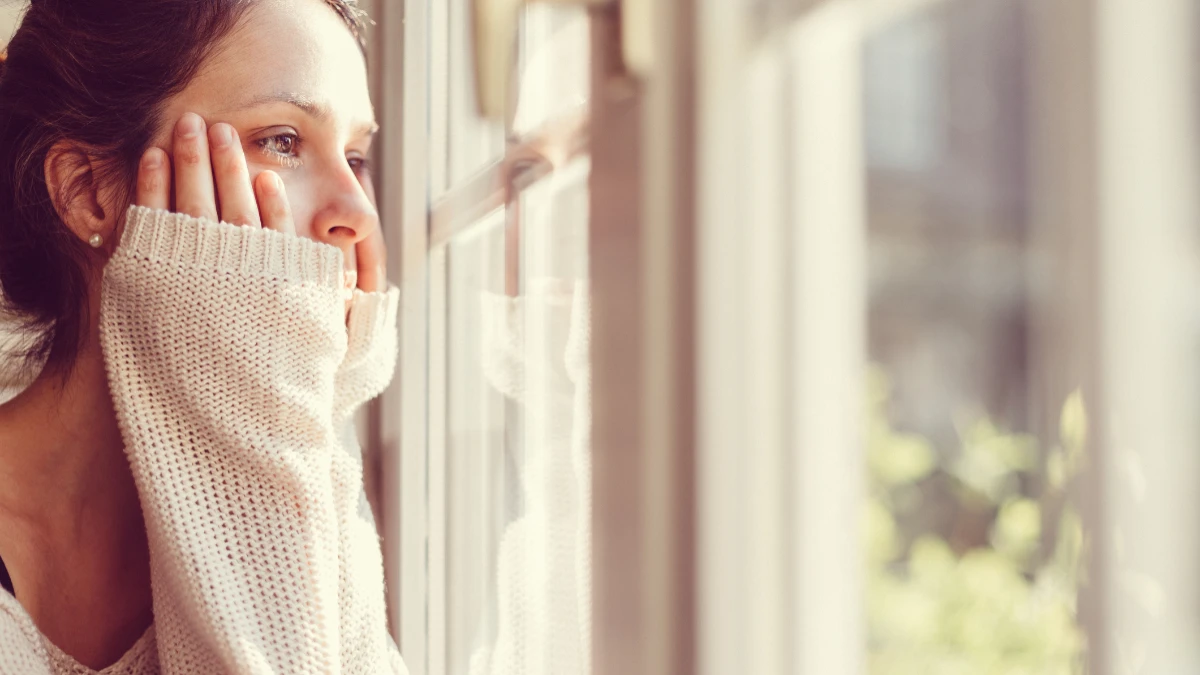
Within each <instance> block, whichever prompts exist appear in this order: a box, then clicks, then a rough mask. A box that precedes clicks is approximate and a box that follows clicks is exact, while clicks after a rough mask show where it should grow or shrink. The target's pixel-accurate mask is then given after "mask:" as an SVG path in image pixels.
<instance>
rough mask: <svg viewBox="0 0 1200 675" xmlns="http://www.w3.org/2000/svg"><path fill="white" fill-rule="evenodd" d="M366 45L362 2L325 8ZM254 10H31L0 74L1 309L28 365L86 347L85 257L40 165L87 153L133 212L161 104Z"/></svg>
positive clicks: (65, 363) (42, 0)
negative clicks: (62, 149)
mask: <svg viewBox="0 0 1200 675" xmlns="http://www.w3.org/2000/svg"><path fill="white" fill-rule="evenodd" d="M324 1H325V2H326V3H327V4H329V5H330V6H332V7H333V8H334V9H335V10H336V11H337V12H338V14H339V16H341V17H342V19H343V20H344V21H345V22H346V24H347V25H348V26H349V27H350V30H351V31H352V32H353V33H354V35H355V37H356V38H357V39H358V40H359V43H360V44H362V36H363V32H364V31H363V20H364V19H363V17H362V15H361V13H360V11H359V10H358V9H357V7H356V6H355V4H354V0H324ZM254 2H255V0H32V2H31V3H30V6H29V9H28V10H27V12H26V14H25V16H24V19H23V21H22V23H21V26H20V28H19V29H18V30H17V32H16V34H15V35H14V36H13V39H12V41H11V42H10V43H9V46H8V52H7V58H6V60H5V61H3V62H0V298H2V301H3V307H2V309H3V313H4V315H6V320H7V321H8V322H9V323H14V324H15V325H16V326H18V327H19V330H20V333H21V334H22V335H23V336H25V337H26V338H27V339H26V340H25V343H24V353H23V354H22V357H23V358H24V359H25V365H26V366H27V367H29V368H33V367H36V366H37V365H39V364H42V363H47V364H48V365H49V366H51V367H57V368H65V369H68V370H69V368H70V366H71V364H73V363H74V360H75V357H76V355H77V353H78V351H79V347H80V345H81V343H82V340H83V339H84V337H85V336H84V334H83V332H84V330H85V329H86V328H85V324H84V322H85V321H86V317H87V311H88V307H87V273H88V272H87V264H88V263H87V256H88V254H87V250H88V249H87V246H86V244H84V243H83V242H81V241H80V240H79V239H78V238H77V237H76V236H74V234H73V233H71V232H70V230H68V229H67V228H66V226H65V225H63V223H62V221H61V220H60V218H59V216H58V211H57V210H56V208H55V204H56V203H57V204H64V203H66V202H67V201H68V200H69V198H70V196H71V192H72V191H73V190H77V189H82V188H84V187H86V185H74V186H70V185H68V186H64V190H63V192H62V194H57V195H50V194H49V190H48V188H47V185H46V180H45V171H44V165H45V161H46V157H47V153H48V152H49V151H50V149H51V148H53V147H54V145H55V144H56V143H58V142H59V141H63V140H69V141H71V142H73V144H75V145H76V146H78V147H81V148H86V149H87V152H88V154H89V155H90V158H91V160H92V164H91V166H92V167H93V169H94V171H93V172H91V175H90V179H91V180H92V181H93V182H94V183H95V184H101V185H115V186H118V188H120V189H124V190H125V192H124V193H121V194H119V196H120V197H121V198H122V200H123V203H128V201H129V199H130V198H131V196H132V194H131V191H132V186H133V184H134V181H135V179H136V176H137V167H138V162H139V160H140V158H141V156H142V154H143V153H144V152H145V151H146V149H147V148H148V147H149V144H150V140H151V138H152V136H153V134H154V132H155V130H156V129H158V128H159V127H160V126H161V125H162V123H163V122H164V120H163V119H162V108H163V104H164V103H165V102H166V101H167V100H168V99H169V98H171V97H172V96H174V95H175V94H177V93H179V92H180V91H182V90H183V89H184V88H185V87H186V86H187V85H188V83H189V82H191V80H192V78H193V77H194V76H195V75H196V72H197V71H198V70H199V68H200V65H201V64H202V63H203V62H204V60H205V58H206V57H207V56H208V55H209V53H210V52H211V50H212V48H213V47H214V45H216V44H217V43H218V42H219V41H220V39H221V38H223V37H224V36H226V35H228V34H229V32H230V31H231V30H232V29H233V28H234V26H236V25H237V23H238V21H239V20H240V18H241V17H242V16H243V15H244V14H245V12H246V10H247V9H249V7H251V6H252V5H253V4H254Z"/></svg>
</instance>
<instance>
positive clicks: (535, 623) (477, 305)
mask: <svg viewBox="0 0 1200 675" xmlns="http://www.w3.org/2000/svg"><path fill="white" fill-rule="evenodd" d="M587 177H588V163H587V162H586V160H578V161H576V162H575V163H573V164H571V165H570V166H568V167H566V168H565V169H563V170H561V171H559V172H557V173H555V174H553V175H551V176H550V177H549V178H547V179H545V180H543V181H541V182H539V183H537V184H536V185H534V186H533V187H532V188H530V189H528V190H526V191H525V192H524V193H523V194H522V195H521V197H520V199H519V201H518V203H517V204H515V205H514V206H512V207H511V208H510V209H509V211H508V217H507V220H505V219H504V218H503V217H502V216H500V215H497V216H494V217H490V218H488V219H486V220H485V221H484V222H482V223H480V224H478V225H476V226H475V227H473V228H471V229H470V230H467V231H465V232H463V233H461V234H459V235H458V236H457V237H455V238H454V239H453V241H452V242H451V244H450V246H449V278H450V293H449V298H448V303H449V307H448V326H449V335H448V338H447V339H448V342H449V366H448V374H447V376H448V379H449V404H448V424H449V436H448V437H449V442H448V447H447V452H448V454H449V456H448V459H447V469H446V473H447V478H446V480H447V483H448V487H447V491H446V499H447V521H448V522H447V532H446V540H447V556H446V558H447V559H446V566H447V572H446V589H447V591H446V593H447V598H446V615H447V622H448V626H447V629H446V635H447V645H446V647H447V650H448V654H447V670H448V672H449V673H453V674H455V675H485V674H492V673H496V674H500V673H523V674H530V675H538V674H544V675H574V674H583V673H587V672H589V663H590V657H589V649H590V646H589V639H590V623H589V622H590V616H591V597H590V588H591V584H590V578H591V575H590V553H591V535H590V532H591V516H590V485H591V460H590V449H591V448H590V445H591V444H590V426H589V424H590V389H589V382H590V370H589V332H588V325H589V323H588V316H589V315H588V307H589V305H588V298H587V285H586V279H587V222H588V191H587Z"/></svg>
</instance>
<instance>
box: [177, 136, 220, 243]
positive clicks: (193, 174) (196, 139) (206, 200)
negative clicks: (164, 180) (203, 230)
mask: <svg viewBox="0 0 1200 675" xmlns="http://www.w3.org/2000/svg"><path fill="white" fill-rule="evenodd" d="M175 210H176V211H178V212H179V213H183V214H187V215H189V216H193V217H195V218H208V219H209V220H217V215H218V214H217V194H216V189H215V187H214V185H213V173H212V161H211V160H210V158H209V149H208V134H207V133H206V130H205V125H204V120H203V119H201V118H200V116H199V115H196V114H194V113H186V114H184V116H183V117H181V118H179V122H178V123H177V124H176V125H175Z"/></svg>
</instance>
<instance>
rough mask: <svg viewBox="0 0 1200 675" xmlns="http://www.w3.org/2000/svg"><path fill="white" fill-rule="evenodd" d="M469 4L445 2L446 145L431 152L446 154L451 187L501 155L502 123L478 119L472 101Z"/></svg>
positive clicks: (470, 0) (463, 0)
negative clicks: (447, 14)
mask: <svg viewBox="0 0 1200 675" xmlns="http://www.w3.org/2000/svg"><path fill="white" fill-rule="evenodd" d="M473 2H474V0H450V1H449V2H448V3H447V4H448V6H449V18H448V21H449V31H450V41H449V49H450V56H449V62H450V65H449V78H450V80H449V85H448V89H449V91H448V95H449V99H450V104H449V109H448V110H449V112H448V114H449V122H448V133H449V145H448V147H446V148H437V147H435V148H433V152H434V153H435V154H436V153H439V152H446V153H448V154H449V167H448V172H449V180H450V185H451V186H453V185H457V184H458V183H461V182H462V181H464V180H466V179H467V178H470V177H471V176H472V175H474V174H475V173H476V172H478V171H480V170H482V169H483V168H484V167H486V166H488V165H489V164H491V163H493V162H497V161H499V160H500V159H501V158H502V157H503V156H504V124H503V123H501V122H496V121H492V120H484V119H481V118H480V117H479V107H478V104H477V103H476V100H475V60H474V59H475V51H474V50H475V47H474V42H473V40H472V37H471V35H472V33H471V31H472V27H471V14H470V11H471V6H472V4H473ZM434 4H435V5H436V4H437V3H436V2H435V3H434ZM432 46H433V48H434V49H437V48H438V46H439V45H438V44H437V42H436V41H434V43H433V45H432ZM514 67H515V65H514ZM436 140H437V139H435V141H436Z"/></svg>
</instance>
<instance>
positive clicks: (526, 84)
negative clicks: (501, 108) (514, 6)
mask: <svg viewBox="0 0 1200 675" xmlns="http://www.w3.org/2000/svg"><path fill="white" fill-rule="evenodd" d="M589 31H590V27H589V21H588V15H587V12H585V11H583V10H582V9H580V8H578V7H571V6H557V5H552V4H531V5H530V6H529V7H528V9H526V10H525V24H524V38H523V40H522V42H521V44H522V50H521V79H520V85H519V91H520V94H519V96H520V98H518V100H517V111H516V116H515V119H514V122H513V131H514V132H515V133H516V134H517V135H519V136H524V135H527V134H529V133H530V132H532V131H535V130H537V129H539V128H540V127H542V126H543V125H545V124H547V123H549V122H552V121H554V120H557V119H561V118H564V117H569V116H570V115H572V114H576V115H577V114H579V113H581V112H583V110H584V109H585V108H586V105H587V102H588V96H589V93H590V91H591V86H592V84H591V39H590V32H589Z"/></svg>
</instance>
